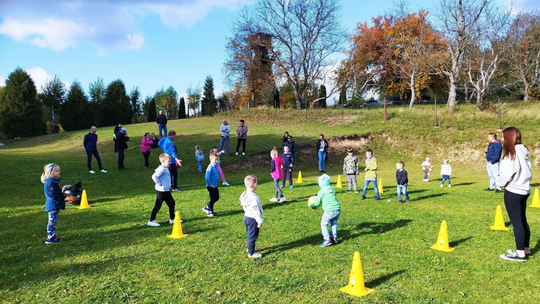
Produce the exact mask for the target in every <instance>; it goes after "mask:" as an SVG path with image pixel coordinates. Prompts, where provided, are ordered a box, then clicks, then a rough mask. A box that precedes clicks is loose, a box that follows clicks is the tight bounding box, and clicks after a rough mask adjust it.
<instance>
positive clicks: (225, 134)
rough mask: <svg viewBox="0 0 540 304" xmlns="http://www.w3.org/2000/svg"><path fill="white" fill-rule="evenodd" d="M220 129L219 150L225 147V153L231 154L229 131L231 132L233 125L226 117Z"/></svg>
mask: <svg viewBox="0 0 540 304" xmlns="http://www.w3.org/2000/svg"><path fill="white" fill-rule="evenodd" d="M219 130H220V131H221V139H220V141H219V151H223V148H225V155H226V156H229V133H230V132H231V126H230V125H229V124H228V123H227V120H226V119H224V120H223V123H222V124H221V126H220V127H219Z"/></svg>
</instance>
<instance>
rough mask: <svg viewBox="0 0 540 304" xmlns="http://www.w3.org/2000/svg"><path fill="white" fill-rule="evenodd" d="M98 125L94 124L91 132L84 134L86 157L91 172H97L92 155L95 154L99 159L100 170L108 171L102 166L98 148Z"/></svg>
mask: <svg viewBox="0 0 540 304" xmlns="http://www.w3.org/2000/svg"><path fill="white" fill-rule="evenodd" d="M96 130H97V128H96V126H92V127H91V128H90V132H89V133H88V134H86V135H85V136H84V140H83V146H84V149H85V150H86V158H87V165H88V171H89V172H90V173H95V171H94V170H92V156H94V157H95V158H96V160H97V163H98V167H99V171H100V172H102V173H107V171H105V170H104V169H103V167H102V166H101V157H99V152H98V150H97V140H98V136H97V134H96Z"/></svg>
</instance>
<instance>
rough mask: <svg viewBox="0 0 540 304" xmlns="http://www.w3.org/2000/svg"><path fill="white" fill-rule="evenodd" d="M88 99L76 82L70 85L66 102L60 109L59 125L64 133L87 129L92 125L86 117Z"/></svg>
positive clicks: (89, 118)
mask: <svg viewBox="0 0 540 304" xmlns="http://www.w3.org/2000/svg"><path fill="white" fill-rule="evenodd" d="M88 109H89V104H88V98H87V97H86V95H85V94H84V91H83V88H82V86H81V84H80V83H79V82H78V81H75V82H73V83H72V84H71V87H70V89H69V92H68V94H67V98H66V101H65V102H64V103H63V104H62V106H61V107H60V123H61V124H62V128H63V129H64V130H66V131H73V130H80V129H85V128H89V127H90V125H91V124H92V121H91V116H89V115H88Z"/></svg>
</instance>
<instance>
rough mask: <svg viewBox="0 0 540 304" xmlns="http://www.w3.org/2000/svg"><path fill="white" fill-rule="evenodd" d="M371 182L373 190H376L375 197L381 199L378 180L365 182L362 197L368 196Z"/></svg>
mask: <svg viewBox="0 0 540 304" xmlns="http://www.w3.org/2000/svg"><path fill="white" fill-rule="evenodd" d="M370 182H371V183H372V184H373V188H375V196H376V197H379V187H377V180H374V181H369V180H365V181H364V191H362V196H366V193H367V189H368V186H369V183H370Z"/></svg>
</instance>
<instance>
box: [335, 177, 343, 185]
mask: <svg viewBox="0 0 540 304" xmlns="http://www.w3.org/2000/svg"><path fill="white" fill-rule="evenodd" d="M336 188H343V186H342V185H341V175H338V177H337V183H336Z"/></svg>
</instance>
